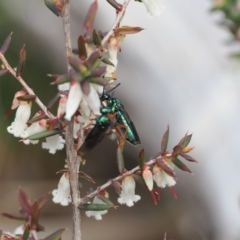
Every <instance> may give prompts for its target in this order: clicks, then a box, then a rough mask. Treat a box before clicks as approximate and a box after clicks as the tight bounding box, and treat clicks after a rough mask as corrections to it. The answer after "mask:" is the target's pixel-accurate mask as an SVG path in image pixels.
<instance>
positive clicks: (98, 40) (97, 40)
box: [92, 29, 102, 48]
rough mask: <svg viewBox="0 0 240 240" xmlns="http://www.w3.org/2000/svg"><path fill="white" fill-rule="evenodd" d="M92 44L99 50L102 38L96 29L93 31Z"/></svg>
mask: <svg viewBox="0 0 240 240" xmlns="http://www.w3.org/2000/svg"><path fill="white" fill-rule="evenodd" d="M92 38H93V43H94V45H95V46H96V47H98V48H100V47H101V45H102V38H101V37H100V35H99V33H98V32H97V31H96V29H94V30H93V35H92Z"/></svg>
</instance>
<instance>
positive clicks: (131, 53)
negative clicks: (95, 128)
mask: <svg viewBox="0 0 240 240" xmlns="http://www.w3.org/2000/svg"><path fill="white" fill-rule="evenodd" d="M98 2H99V11H98V14H97V16H96V20H95V26H94V27H95V28H96V29H99V30H102V31H107V30H109V29H110V27H111V25H112V23H113V21H114V15H115V14H114V11H113V9H112V7H111V6H110V5H109V4H108V3H107V2H106V1H103V0H99V1H98ZM91 3H92V0H84V1H79V0H71V4H72V6H71V24H72V40H73V46H74V47H76V42H77V38H78V36H79V35H80V34H81V33H82V31H83V28H82V24H83V21H84V18H85V13H86V11H87V9H88V7H89V5H90V4H91ZM161 4H163V5H165V6H166V9H165V11H164V12H163V13H162V14H161V16H160V17H158V18H153V19H150V18H149V17H148V16H147V13H146V10H145V8H144V5H143V4H140V3H137V2H131V4H130V6H129V8H128V10H127V12H126V15H125V18H124V20H123V25H131V26H140V27H142V28H144V31H142V32H141V33H138V34H136V35H130V36H128V37H127V38H126V39H125V40H124V44H123V47H122V52H121V53H120V54H119V65H118V69H117V76H118V78H119V79H120V81H121V83H122V84H121V86H120V87H118V89H117V90H115V93H114V94H115V96H116V97H118V98H120V99H121V100H122V102H123V104H124V106H125V108H126V109H127V111H128V113H129V115H130V116H131V119H132V120H133V121H134V123H135V126H136V128H137V130H138V133H139V135H140V138H141V141H142V146H139V147H137V148H134V147H132V146H131V145H127V146H126V147H125V152H124V154H125V155H124V157H125V159H127V168H128V169H130V168H132V167H134V166H136V164H137V158H138V152H139V150H140V149H141V148H142V147H144V149H145V152H146V155H147V156H148V157H150V156H152V155H153V154H155V153H156V152H158V151H159V148H160V141H161V137H162V135H163V133H164V131H165V130H166V127H167V124H169V125H170V145H169V147H170V149H171V147H173V146H174V145H175V144H176V143H178V141H179V140H180V139H181V138H182V137H183V135H184V134H185V133H186V132H187V131H188V132H189V133H193V138H192V142H191V144H190V145H191V146H195V149H194V151H193V152H192V154H191V155H192V156H193V157H194V158H196V159H197V160H198V161H199V164H193V163H189V162H188V163H187V165H188V167H189V168H190V169H191V170H192V172H193V173H194V176H193V175H191V174H188V173H185V172H182V171H180V170H178V169H176V173H177V177H178V179H177V185H176V191H177V193H178V199H177V200H175V199H174V198H173V196H172V195H171V192H170V189H169V188H167V189H164V190H163V191H162V193H163V196H162V200H161V201H160V202H159V205H158V206H154V204H153V203H152V200H151V197H150V195H149V193H148V192H147V191H145V190H144V189H142V188H141V187H140V186H138V187H137V194H139V195H141V196H142V199H141V201H140V202H138V203H137V204H136V205H135V206H134V207H133V208H127V207H125V206H121V207H120V208H118V210H110V211H109V213H108V214H107V215H105V216H104V219H103V220H102V221H95V220H94V219H92V218H87V217H85V215H84V214H83V220H82V228H83V239H85V240H93V239H99V240H102V239H113V238H114V239H117V240H118V239H125V240H131V239H139V240H144V239H152V240H157V239H163V235H164V233H165V232H167V233H168V239H169V240H170V239H171V240H226V239H230V240H232V239H233V240H235V239H240V205H239V202H240V198H239V197H240V185H239V183H240V174H239V169H240V159H239V158H240V147H239V144H240V127H239V120H240V104H239V102H240V94H239V91H240V81H239V75H240V71H239V63H238V62H237V61H236V60H234V61H233V60H231V59H230V58H229V53H230V52H231V51H232V49H236V46H232V44H230V43H229V42H228V40H229V34H228V33H227V31H225V30H224V29H223V28H220V27H219V26H218V25H217V22H219V21H220V20H221V18H222V15H221V14H219V13H214V14H211V13H210V11H209V10H210V9H211V7H212V6H213V2H212V1H208V0H202V1H188V0H182V1H162V2H161ZM12 31H13V40H12V44H11V47H10V49H9V50H8V52H7V54H6V57H7V59H8V60H9V62H10V63H11V65H12V66H16V64H17V59H18V53H19V50H20V48H21V47H22V45H23V44H24V43H25V44H26V50H27V63H26V67H25V70H24V73H23V78H24V79H25V80H26V82H27V83H28V84H29V85H30V86H31V87H32V88H33V89H34V91H35V92H36V93H37V94H38V96H39V97H40V99H42V100H43V102H44V103H47V102H48V101H49V100H50V99H51V97H52V96H53V94H55V93H57V89H56V88H55V87H53V86H49V83H50V81H51V79H50V78H48V77H47V74H48V73H65V72H66V61H65V53H64V42H63V33H62V22H61V19H60V18H57V17H56V16H55V15H53V14H52V13H51V12H50V11H49V10H48V9H47V8H46V7H45V5H44V1H37V0H31V1H29V0H21V1H15V0H5V1H1V2H0V43H2V42H3V41H4V40H5V38H6V36H8V35H9V33H10V32H12ZM0 80H1V81H0V99H1V101H0V117H1V118H2V119H3V116H4V115H5V113H6V112H7V111H8V109H9V108H10V106H11V102H12V99H13V95H14V93H15V92H16V91H18V90H20V89H21V86H20V85H19V84H18V83H17V81H16V80H15V79H14V78H13V77H12V76H10V75H5V76H4V77H1V79H0ZM37 109H38V108H37V106H34V110H37ZM34 110H33V112H34ZM13 119H14V114H12V115H11V116H10V117H9V118H8V119H7V120H2V121H1V124H0V152H1V155H0V156H1V161H0V190H1V196H0V211H1V212H3V211H4V212H15V213H16V212H17V211H18V209H19V206H18V201H17V192H18V187H19V186H21V187H22V188H24V189H25V190H26V191H27V193H28V194H29V196H30V197H31V198H33V199H34V198H37V197H38V196H39V195H41V194H42V193H44V192H47V191H51V190H52V189H54V188H56V186H57V184H58V180H59V177H60V175H56V174H55V173H56V172H57V171H58V170H60V169H62V167H63V164H64V159H65V152H64V151H59V152H57V153H56V154H55V155H50V154H49V153H48V152H47V151H46V150H43V149H41V145H40V144H38V145H34V146H32V145H31V146H26V145H24V144H22V143H18V139H16V138H14V137H13V136H12V135H10V134H8V133H7V130H6V128H7V126H9V125H10V124H11V122H12V121H13ZM115 153H116V142H114V141H110V140H108V139H105V140H104V141H103V142H101V144H99V146H98V147H96V148H95V149H94V150H93V151H92V152H91V153H89V154H88V155H87V156H86V159H87V165H86V168H85V171H86V172H87V173H89V174H90V175H91V176H93V177H94V179H95V180H96V182H97V184H96V186H97V185H99V184H102V183H104V182H105V181H106V180H108V179H110V178H113V177H114V176H116V175H117V174H118V171H117V165H116V156H115ZM90 186H91V187H94V186H92V185H91V184H84V187H85V188H84V190H83V192H86V191H87V189H88V187H90ZM96 186H95V187H96ZM109 192H110V196H111V199H112V200H114V202H115V203H117V200H116V199H117V196H116V194H115V193H114V192H113V191H112V189H109ZM40 223H41V224H42V225H44V226H45V228H46V232H45V233H43V235H40V236H45V235H46V234H49V233H51V232H53V231H55V230H57V229H59V228H68V229H69V230H68V231H67V232H66V233H64V235H63V239H70V236H71V207H61V206H58V205H54V204H53V203H52V202H51V196H50V198H49V202H48V204H47V206H46V207H45V209H44V210H43V215H42V218H41V220H40ZM18 225H19V223H18V222H14V221H10V220H8V219H4V218H3V217H0V229H4V230H8V231H13V230H14V228H16V227H17V226H18Z"/></svg>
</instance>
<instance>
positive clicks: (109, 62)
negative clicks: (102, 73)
mask: <svg viewBox="0 0 240 240" xmlns="http://www.w3.org/2000/svg"><path fill="white" fill-rule="evenodd" d="M101 61H102V62H103V63H105V64H107V65H111V66H113V67H114V64H113V63H112V62H111V61H110V60H109V59H108V58H106V57H102V58H101Z"/></svg>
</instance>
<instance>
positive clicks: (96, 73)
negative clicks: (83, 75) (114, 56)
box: [90, 66, 107, 77]
mask: <svg viewBox="0 0 240 240" xmlns="http://www.w3.org/2000/svg"><path fill="white" fill-rule="evenodd" d="M106 68H107V67H106V66H101V67H99V68H97V69H93V70H91V73H90V77H101V76H102V75H104V74H105V73H106Z"/></svg>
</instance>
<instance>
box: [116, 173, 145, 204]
mask: <svg viewBox="0 0 240 240" xmlns="http://www.w3.org/2000/svg"><path fill="white" fill-rule="evenodd" d="M135 187H136V183H135V180H134V178H133V177H132V176H126V177H124V178H123V181H122V192H121V194H120V197H119V198H118V202H119V203H120V204H126V205H127V206H128V207H132V206H133V205H134V203H136V202H138V201H139V200H140V199H141V197H140V196H139V195H135Z"/></svg>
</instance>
